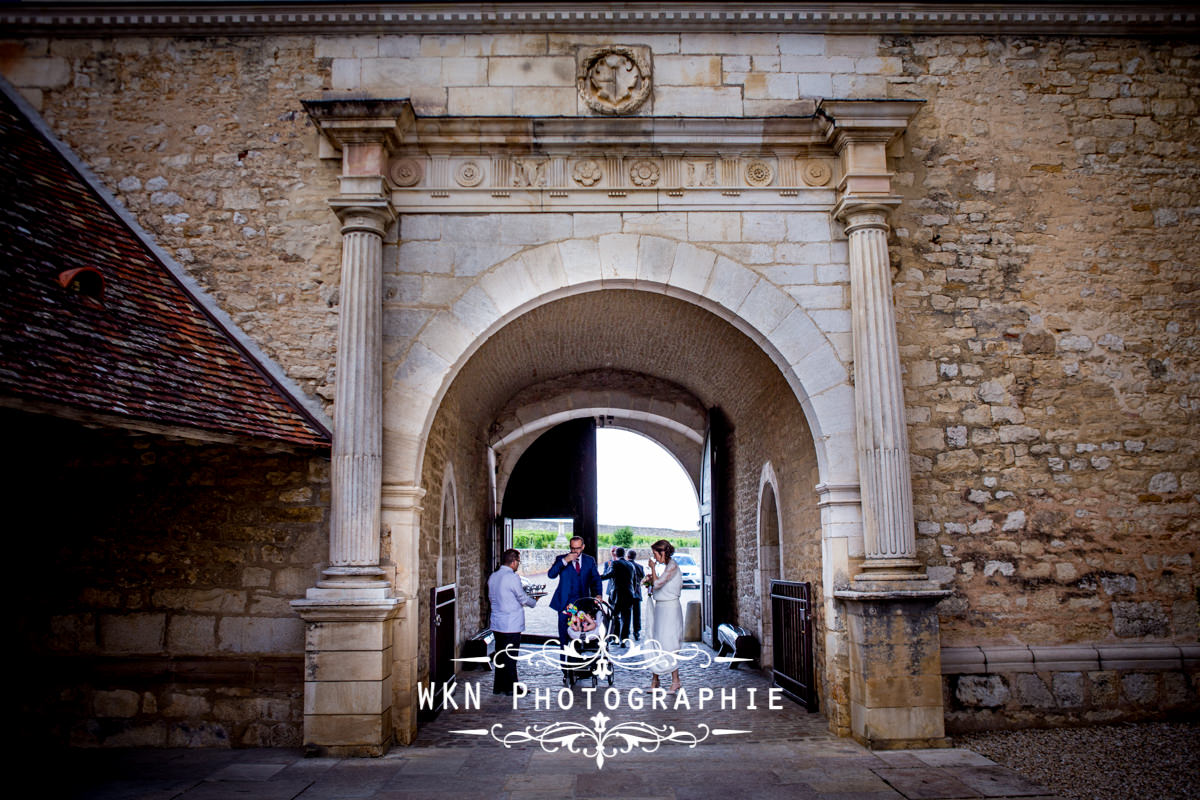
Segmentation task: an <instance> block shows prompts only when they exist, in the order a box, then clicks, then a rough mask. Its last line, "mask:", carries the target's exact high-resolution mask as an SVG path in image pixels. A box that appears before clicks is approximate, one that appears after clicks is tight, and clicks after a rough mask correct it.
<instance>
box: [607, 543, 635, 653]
mask: <svg viewBox="0 0 1200 800" xmlns="http://www.w3.org/2000/svg"><path fill="white" fill-rule="evenodd" d="M613 555H614V558H613V560H612V562H611V563H610V564H609V565H608V569H607V570H606V571H605V573H604V574H603V575H601V576H600V580H611V581H612V587H613V588H612V596H611V597H609V602H611V603H612V604H613V617H614V623H615V624H614V625H613V633H615V634H616V635H617V641H618V642H623V641H625V640H626V639H628V638H629V636H630V634H631V633H632V630H631V628H630V627H629V612H631V611H632V610H633V591H634V586H633V582H634V576H635V574H636V573H634V571H633V567H632V566H630V564H629V562H628V561H626V560H625V548H624V547H618V548H617V552H616V553H614V554H613Z"/></svg>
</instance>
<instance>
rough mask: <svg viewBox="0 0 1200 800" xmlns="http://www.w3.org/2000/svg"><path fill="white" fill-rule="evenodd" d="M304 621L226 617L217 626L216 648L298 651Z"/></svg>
mask: <svg viewBox="0 0 1200 800" xmlns="http://www.w3.org/2000/svg"><path fill="white" fill-rule="evenodd" d="M303 646H304V623H303V622H301V621H300V620H299V619H298V618H276V617H225V618H223V619H222V620H221V621H220V623H218V625H217V649H218V650H219V651H221V652H233V653H298V652H301V651H302V649H303Z"/></svg>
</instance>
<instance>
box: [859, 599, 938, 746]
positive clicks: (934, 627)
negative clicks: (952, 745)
mask: <svg viewBox="0 0 1200 800" xmlns="http://www.w3.org/2000/svg"><path fill="white" fill-rule="evenodd" d="M947 594H949V592H947V591H944V590H936V589H931V590H927V591H908V592H853V591H844V592H838V593H837V597H838V598H839V599H841V600H842V601H843V602H844V605H845V609H846V622H847V628H848V632H849V639H850V733H851V736H853V737H854V738H855V739H856V740H857V741H859V742H861V743H862V744H864V745H866V746H867V747H870V748H872V749H875V750H899V749H906V748H918V747H947V746H949V743H948V741H947V740H946V734H945V721H944V712H943V710H942V663H941V636H940V634H939V630H938V617H937V611H936V609H935V605H936V603H937V601H938V600H940V599H941V598H943V597H945V596H946V595H947Z"/></svg>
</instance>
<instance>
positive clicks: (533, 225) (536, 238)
mask: <svg viewBox="0 0 1200 800" xmlns="http://www.w3.org/2000/svg"><path fill="white" fill-rule="evenodd" d="M573 227H574V226H573V222H572V220H571V215H570V214H502V215H500V241H501V242H503V243H504V244H522V245H529V244H541V243H542V242H553V241H557V240H559V239H567V238H570V236H571V234H572V231H573Z"/></svg>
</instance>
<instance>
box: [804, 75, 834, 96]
mask: <svg viewBox="0 0 1200 800" xmlns="http://www.w3.org/2000/svg"><path fill="white" fill-rule="evenodd" d="M796 93H797V94H798V95H799V96H800V97H829V96H830V95H832V94H833V75H831V74H829V73H828V72H801V73H800V74H798V75H797V76H796Z"/></svg>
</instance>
